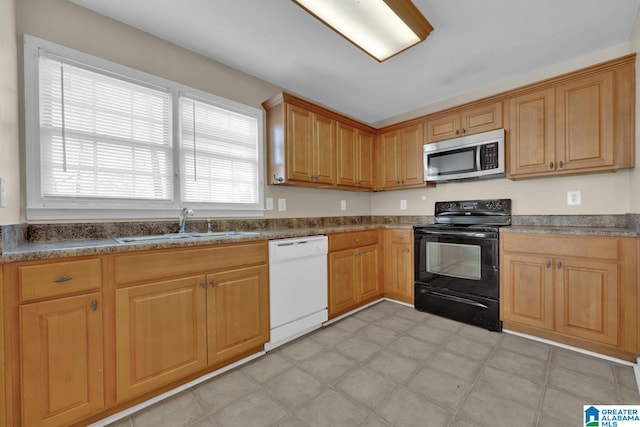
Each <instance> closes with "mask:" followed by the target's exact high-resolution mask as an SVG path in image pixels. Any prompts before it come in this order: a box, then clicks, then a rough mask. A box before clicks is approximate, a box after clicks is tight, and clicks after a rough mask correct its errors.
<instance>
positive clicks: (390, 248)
mask: <svg viewBox="0 0 640 427" xmlns="http://www.w3.org/2000/svg"><path fill="white" fill-rule="evenodd" d="M384 234H385V241H384V251H385V258H384V263H385V265H384V294H385V296H389V297H390V298H393V299H396V300H399V301H403V302H406V303H413V282H414V277H413V275H414V272H413V245H412V234H413V233H412V231H411V230H385V231H384Z"/></svg>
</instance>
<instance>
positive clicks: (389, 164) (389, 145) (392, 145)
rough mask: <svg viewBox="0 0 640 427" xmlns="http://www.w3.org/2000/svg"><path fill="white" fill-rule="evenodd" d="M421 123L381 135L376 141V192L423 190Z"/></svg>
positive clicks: (422, 138) (422, 135) (422, 136)
mask: <svg viewBox="0 0 640 427" xmlns="http://www.w3.org/2000/svg"><path fill="white" fill-rule="evenodd" d="M423 145H424V132H423V124H422V123H417V124H409V125H407V126H403V127H400V128H395V129H392V130H388V131H385V132H382V133H381V134H380V135H378V140H377V142H376V189H379V190H389V189H393V188H407V187H424V186H425V185H426V184H425V181H424V173H423V169H424V168H423V160H422V159H423V156H422V146H423Z"/></svg>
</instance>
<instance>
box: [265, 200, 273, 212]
mask: <svg viewBox="0 0 640 427" xmlns="http://www.w3.org/2000/svg"><path fill="white" fill-rule="evenodd" d="M265 209H266V210H268V211H272V210H273V197H267V203H266V206H265Z"/></svg>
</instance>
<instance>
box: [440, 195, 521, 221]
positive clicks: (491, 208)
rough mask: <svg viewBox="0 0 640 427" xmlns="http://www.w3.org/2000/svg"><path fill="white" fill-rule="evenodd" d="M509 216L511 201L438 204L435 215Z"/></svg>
mask: <svg viewBox="0 0 640 427" xmlns="http://www.w3.org/2000/svg"><path fill="white" fill-rule="evenodd" d="M483 213H491V214H508V215H511V199H490V200H464V201H454V202H436V205H435V214H436V217H438V216H440V215H444V216H451V215H456V214H457V215H482V214H483Z"/></svg>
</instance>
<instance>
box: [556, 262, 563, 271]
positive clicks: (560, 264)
mask: <svg viewBox="0 0 640 427" xmlns="http://www.w3.org/2000/svg"><path fill="white" fill-rule="evenodd" d="M556 266H557V267H558V270H560V269H561V268H562V261H558V262H557V263H556Z"/></svg>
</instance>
